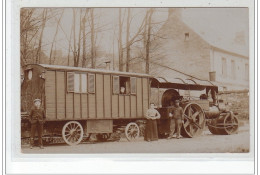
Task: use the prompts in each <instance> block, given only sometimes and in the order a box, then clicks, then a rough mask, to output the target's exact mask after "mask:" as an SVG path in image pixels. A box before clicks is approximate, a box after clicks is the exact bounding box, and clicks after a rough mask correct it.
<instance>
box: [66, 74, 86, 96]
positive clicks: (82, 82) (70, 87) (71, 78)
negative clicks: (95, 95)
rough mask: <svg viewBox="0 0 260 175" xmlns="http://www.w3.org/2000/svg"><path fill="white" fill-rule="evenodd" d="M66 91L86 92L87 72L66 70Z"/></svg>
mask: <svg viewBox="0 0 260 175" xmlns="http://www.w3.org/2000/svg"><path fill="white" fill-rule="evenodd" d="M67 91H68V92H75V93H87V74H86V73H74V72H68V73H67Z"/></svg>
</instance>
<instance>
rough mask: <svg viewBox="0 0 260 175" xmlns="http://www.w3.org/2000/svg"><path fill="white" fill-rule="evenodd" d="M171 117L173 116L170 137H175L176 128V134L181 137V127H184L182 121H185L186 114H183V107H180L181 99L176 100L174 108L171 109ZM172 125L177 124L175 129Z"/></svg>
mask: <svg viewBox="0 0 260 175" xmlns="http://www.w3.org/2000/svg"><path fill="white" fill-rule="evenodd" d="M169 117H170V118H171V120H172V121H174V122H171V124H170V130H171V131H170V134H169V137H168V139H170V138H172V137H173V134H174V131H175V129H176V135H177V137H176V138H177V139H179V138H180V133H181V127H182V123H183V121H184V115H183V109H182V107H180V102H179V100H175V102H174V106H173V107H172V110H171V111H170V114H169ZM172 125H175V126H174V127H175V129H174V128H173V126H172Z"/></svg>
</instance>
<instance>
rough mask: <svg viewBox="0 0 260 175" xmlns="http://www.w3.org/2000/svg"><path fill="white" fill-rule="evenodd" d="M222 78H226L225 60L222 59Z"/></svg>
mask: <svg viewBox="0 0 260 175" xmlns="http://www.w3.org/2000/svg"><path fill="white" fill-rule="evenodd" d="M222 76H223V77H227V59H226V58H222Z"/></svg>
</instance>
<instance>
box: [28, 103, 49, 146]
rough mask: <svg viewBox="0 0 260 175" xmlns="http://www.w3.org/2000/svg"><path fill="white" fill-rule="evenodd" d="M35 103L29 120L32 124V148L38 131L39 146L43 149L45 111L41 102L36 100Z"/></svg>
mask: <svg viewBox="0 0 260 175" xmlns="http://www.w3.org/2000/svg"><path fill="white" fill-rule="evenodd" d="M33 102H34V107H33V108H32V109H31V112H30V115H29V120H30V122H31V138H30V148H31V149H32V148H33V144H34V136H35V131H36V130H37V132H38V141H39V146H40V148H41V149H43V144H42V133H43V124H44V122H45V119H46V116H45V112H44V110H43V109H42V108H41V100H40V99H35V100H34V101H33Z"/></svg>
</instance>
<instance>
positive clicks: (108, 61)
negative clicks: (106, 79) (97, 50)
mask: <svg viewBox="0 0 260 175" xmlns="http://www.w3.org/2000/svg"><path fill="white" fill-rule="evenodd" d="M105 63H106V70H110V63H111V61H110V60H107V61H105Z"/></svg>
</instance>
